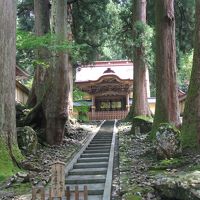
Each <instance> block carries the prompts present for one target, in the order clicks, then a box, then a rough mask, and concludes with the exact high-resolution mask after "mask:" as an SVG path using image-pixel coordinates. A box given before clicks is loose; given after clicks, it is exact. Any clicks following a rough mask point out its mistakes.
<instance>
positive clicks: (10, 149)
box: [0, 0, 20, 176]
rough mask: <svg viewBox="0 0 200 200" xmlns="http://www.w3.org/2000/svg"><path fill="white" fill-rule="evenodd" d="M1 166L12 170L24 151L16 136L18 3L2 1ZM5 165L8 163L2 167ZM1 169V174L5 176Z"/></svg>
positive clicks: (0, 57)
mask: <svg viewBox="0 0 200 200" xmlns="http://www.w3.org/2000/svg"><path fill="white" fill-rule="evenodd" d="M0 13H1V14H0V26H1V29H0V77H1V81H0V168H1V167H4V168H5V169H7V167H9V169H7V170H11V171H10V172H8V171H6V172H7V173H12V166H13V161H14V164H17V160H16V158H15V156H16V155H17V154H18V155H19V154H20V152H19V149H18V145H17V136H16V113H15V67H16V48H15V46H16V36H15V35H16V4H15V1H14V0H7V1H0ZM2 164H3V165H4V166H2ZM4 175H5V174H3V172H2V171H1V170H0V176H4Z"/></svg>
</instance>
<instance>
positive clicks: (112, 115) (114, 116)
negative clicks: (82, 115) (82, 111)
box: [88, 110, 128, 120]
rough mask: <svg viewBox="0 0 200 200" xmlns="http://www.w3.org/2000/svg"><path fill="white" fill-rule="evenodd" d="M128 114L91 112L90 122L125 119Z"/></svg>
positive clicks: (124, 112)
mask: <svg viewBox="0 0 200 200" xmlns="http://www.w3.org/2000/svg"><path fill="white" fill-rule="evenodd" d="M127 114H128V111H127V110H122V111H99V112H89V113H88V117H89V120H102V119H104V120H114V119H124V118H125V117H126V116H127Z"/></svg>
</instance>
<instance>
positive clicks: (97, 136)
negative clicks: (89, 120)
mask: <svg viewBox="0 0 200 200" xmlns="http://www.w3.org/2000/svg"><path fill="white" fill-rule="evenodd" d="M94 139H101V140H102V139H104V140H107V139H112V135H110V136H105V135H101V136H99V135H96V136H94V137H93V140H94Z"/></svg>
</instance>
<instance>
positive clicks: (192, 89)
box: [181, 0, 200, 148]
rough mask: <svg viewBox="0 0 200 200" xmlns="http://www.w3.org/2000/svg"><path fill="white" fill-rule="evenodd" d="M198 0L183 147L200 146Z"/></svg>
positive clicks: (199, 13)
mask: <svg viewBox="0 0 200 200" xmlns="http://www.w3.org/2000/svg"><path fill="white" fill-rule="evenodd" d="M199 8H200V0H196V29H195V40H194V41H195V42H194V57H193V67H192V73H191V79H190V85H189V89H188V95H187V99H186V104H185V110H184V115H183V126H182V131H181V133H182V145H183V148H188V147H189V148H197V147H199V146H200V9H199Z"/></svg>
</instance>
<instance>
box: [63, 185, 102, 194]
mask: <svg viewBox="0 0 200 200" xmlns="http://www.w3.org/2000/svg"><path fill="white" fill-rule="evenodd" d="M85 185H86V186H87V189H88V195H103V191H104V187H105V184H104V183H97V184H79V185H78V188H79V191H83V188H84V186H85ZM66 186H69V187H70V191H72V192H74V191H75V186H76V185H74V184H71V185H66Z"/></svg>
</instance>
